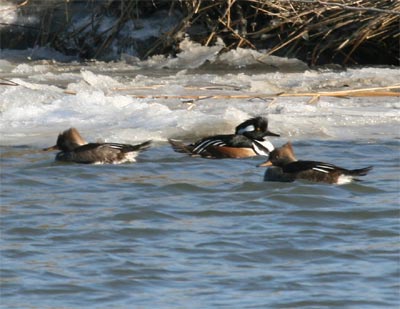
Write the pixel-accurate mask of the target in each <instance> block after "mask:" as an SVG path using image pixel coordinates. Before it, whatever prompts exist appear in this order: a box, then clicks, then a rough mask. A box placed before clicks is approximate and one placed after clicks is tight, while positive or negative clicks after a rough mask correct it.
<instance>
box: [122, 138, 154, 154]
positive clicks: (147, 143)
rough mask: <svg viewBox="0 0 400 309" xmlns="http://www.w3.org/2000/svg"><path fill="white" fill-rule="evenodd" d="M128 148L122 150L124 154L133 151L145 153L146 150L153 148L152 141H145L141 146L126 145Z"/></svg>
mask: <svg viewBox="0 0 400 309" xmlns="http://www.w3.org/2000/svg"><path fill="white" fill-rule="evenodd" d="M126 146H127V147H124V148H123V149H122V151H123V152H133V151H143V150H146V149H149V148H150V146H151V140H150V141H145V142H143V143H141V144H136V145H126Z"/></svg>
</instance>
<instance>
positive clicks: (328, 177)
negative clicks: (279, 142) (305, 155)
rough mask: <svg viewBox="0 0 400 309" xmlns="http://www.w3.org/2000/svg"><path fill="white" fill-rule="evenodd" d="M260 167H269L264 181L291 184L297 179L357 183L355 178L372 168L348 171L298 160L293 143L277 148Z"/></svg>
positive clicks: (316, 162) (328, 164)
mask: <svg viewBox="0 0 400 309" xmlns="http://www.w3.org/2000/svg"><path fill="white" fill-rule="evenodd" d="M259 166H269V167H272V168H269V169H267V171H266V173H265V176H264V180H266V181H282V182H291V181H294V180H296V179H304V180H309V181H314V182H325V183H330V184H344V183H349V182H351V181H357V180H358V179H356V178H355V176H365V175H367V173H368V172H369V171H370V170H371V169H372V166H368V167H365V168H360V169H354V170H348V169H345V168H342V167H338V166H335V165H333V164H330V163H324V162H318V161H302V160H299V161H298V160H297V159H296V157H295V155H294V151H293V147H292V144H291V143H286V144H285V145H283V146H282V147H279V148H276V149H275V150H274V151H272V152H271V153H270V155H269V159H268V161H266V162H264V163H262V164H260V165H259Z"/></svg>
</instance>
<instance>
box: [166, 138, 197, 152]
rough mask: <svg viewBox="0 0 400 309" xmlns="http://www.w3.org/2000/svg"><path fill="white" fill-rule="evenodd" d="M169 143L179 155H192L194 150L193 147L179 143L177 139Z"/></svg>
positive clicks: (169, 140) (170, 140)
mask: <svg viewBox="0 0 400 309" xmlns="http://www.w3.org/2000/svg"><path fill="white" fill-rule="evenodd" d="M168 142H169V143H170V144H171V146H172V149H173V150H174V151H176V152H179V153H188V154H192V153H193V152H192V151H193V149H192V147H191V146H187V145H185V144H184V143H182V142H181V141H178V140H176V139H171V138H169V139H168Z"/></svg>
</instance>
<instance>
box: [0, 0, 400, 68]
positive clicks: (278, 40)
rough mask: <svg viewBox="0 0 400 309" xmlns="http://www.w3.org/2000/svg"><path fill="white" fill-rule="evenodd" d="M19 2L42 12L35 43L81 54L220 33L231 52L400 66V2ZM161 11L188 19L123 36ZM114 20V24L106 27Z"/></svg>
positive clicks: (168, 44)
mask: <svg viewBox="0 0 400 309" xmlns="http://www.w3.org/2000/svg"><path fill="white" fill-rule="evenodd" d="M16 7H17V8H18V10H20V12H21V14H24V13H25V14H28V12H29V11H30V10H31V11H32V10H33V11H35V12H36V13H37V14H39V16H40V23H39V25H38V26H37V29H36V30H37V33H36V34H35V35H34V36H33V38H34V39H35V41H34V42H35V44H39V45H50V46H53V47H55V48H56V49H58V50H60V51H62V52H64V53H67V54H78V55H79V56H81V57H82V58H104V55H105V54H107V53H108V52H109V50H110V49H111V47H112V45H113V44H115V43H116V44H117V45H118V44H131V45H132V46H134V48H135V49H136V50H138V52H139V54H140V56H141V57H142V58H146V57H148V56H151V55H154V54H174V53H176V52H178V51H179V50H178V46H179V42H180V41H181V40H182V38H183V36H184V35H189V36H190V37H191V38H192V39H193V40H195V41H198V42H201V43H202V44H204V45H211V44H213V43H214V42H215V40H216V39H217V38H218V37H219V38H221V39H222V40H223V41H224V43H225V45H226V49H225V50H230V49H233V48H237V47H244V48H253V49H261V50H266V51H267V53H266V55H278V56H287V57H295V58H299V59H302V60H304V61H306V62H307V63H309V64H311V65H318V64H326V63H339V64H344V65H351V64H392V65H399V64H400V63H399V58H400V30H399V29H400V28H399V24H400V1H398V0H325V1H322V0H214V1H212V0H209V1H206V0H151V1H150V0H135V1H133V0H108V1H101V0H90V1H82V0H53V1H47V0H25V1H23V0H21V1H16ZM38 8H41V10H40V9H38ZM82 11H86V12H88V13H89V15H91V18H88V19H87V20H86V21H85V22H82V23H79V24H75V25H74V27H73V30H71V27H70V26H71V22H72V20H73V17H74V16H76V14H78V13H82ZM156 12H164V14H170V13H172V12H179V14H181V16H183V17H182V18H181V20H180V21H178V22H177V23H176V25H175V26H174V27H173V28H172V29H168V31H162V29H161V31H160V35H159V36H158V37H157V38H152V39H149V40H147V41H141V40H138V39H135V38H130V37H121V29H123V27H124V26H125V25H126V24H127V23H128V22H135V21H140V20H143V19H145V18H148V17H149V16H153V14H155V13H156ZM107 18H108V21H109V20H110V18H112V20H113V22H112V23H111V24H108V26H107V27H105V26H104V24H105V21H106V20H107ZM12 26H16V25H10V27H12ZM17 26H18V25H17ZM67 29H68V30H67ZM25 30H26V29H25ZM2 31H3V32H4V29H3V30H2ZM3 37H4V36H3ZM7 39H8V37H7ZM18 39H19V40H24V39H25V41H26V37H25V38H24V37H23V36H16V35H11V36H10V37H9V40H18ZM28 42H32V37H31V38H30V40H28ZM4 43H6V44H7V42H4V39H3V45H4ZM9 45H13V44H9ZM14 45H18V44H14Z"/></svg>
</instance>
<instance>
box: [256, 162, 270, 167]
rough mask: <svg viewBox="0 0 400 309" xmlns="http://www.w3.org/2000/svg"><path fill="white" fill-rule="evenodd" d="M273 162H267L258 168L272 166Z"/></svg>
mask: <svg viewBox="0 0 400 309" xmlns="http://www.w3.org/2000/svg"><path fill="white" fill-rule="evenodd" d="M272 165H273V164H272V162H271V161H265V162H264V163H261V164H259V165H257V166H258V167H263V166H267V167H268V166H272Z"/></svg>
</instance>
